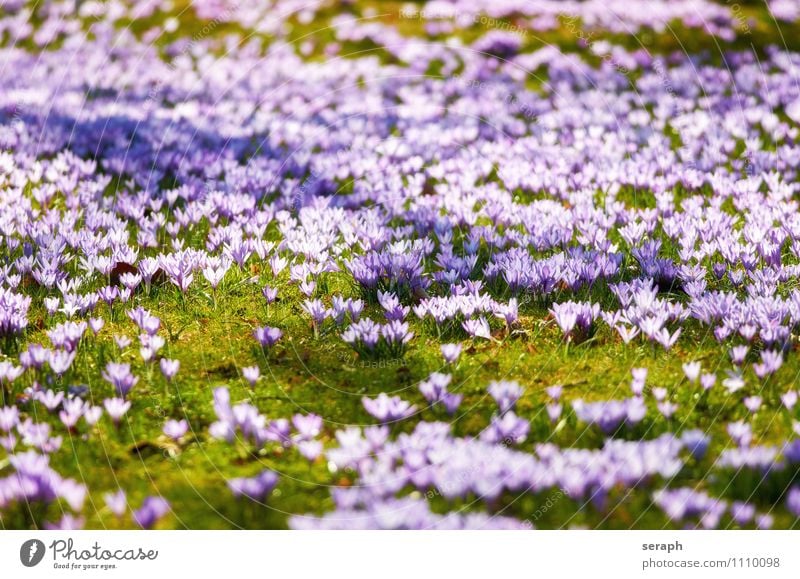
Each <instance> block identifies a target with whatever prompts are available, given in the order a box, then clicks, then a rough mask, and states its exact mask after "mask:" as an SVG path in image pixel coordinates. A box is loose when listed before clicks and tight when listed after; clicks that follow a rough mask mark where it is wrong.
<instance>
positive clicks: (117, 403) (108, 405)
mask: <svg viewBox="0 0 800 579" xmlns="http://www.w3.org/2000/svg"><path fill="white" fill-rule="evenodd" d="M103 407H104V408H105V409H106V412H107V413H108V415H109V416H110V417H111V420H113V421H114V424H115V425H119V421H120V419H121V418H122V417H123V416H124V415H125V413H126V412H128V410H130V408H131V403H130V402H128V401H127V400H124V399H123V398H106V399H105V400H103Z"/></svg>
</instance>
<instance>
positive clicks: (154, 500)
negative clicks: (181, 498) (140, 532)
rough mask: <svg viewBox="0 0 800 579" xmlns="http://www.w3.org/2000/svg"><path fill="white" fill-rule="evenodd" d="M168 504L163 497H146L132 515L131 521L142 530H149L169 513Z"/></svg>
mask: <svg viewBox="0 0 800 579" xmlns="http://www.w3.org/2000/svg"><path fill="white" fill-rule="evenodd" d="M169 509H170V507H169V503H168V502H167V501H166V499H164V498H163V497H147V498H145V499H144V501H143V502H142V506H141V507H139V508H138V509H137V510H136V511H134V513H133V520H134V521H135V522H136V524H137V525H139V526H140V527H142V528H143V529H150V528H152V527H153V525H155V524H156V523H157V522H158V521H159V519H161V518H162V517H163V516H164V515H166V514H167V513H168V512H169Z"/></svg>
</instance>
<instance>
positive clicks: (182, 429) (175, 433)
mask: <svg viewBox="0 0 800 579" xmlns="http://www.w3.org/2000/svg"><path fill="white" fill-rule="evenodd" d="M188 431H189V423H188V422H187V421H186V420H167V421H166V422H165V423H164V429H163V432H164V434H165V435H166V436H167V437H169V438H171V439H172V440H175V441H177V440H179V439H180V438H182V437H183V436H185V435H186V433H187V432H188Z"/></svg>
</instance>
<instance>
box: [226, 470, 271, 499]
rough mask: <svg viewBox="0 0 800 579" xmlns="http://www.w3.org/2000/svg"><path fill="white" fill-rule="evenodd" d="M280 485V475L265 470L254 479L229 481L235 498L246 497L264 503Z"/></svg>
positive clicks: (229, 486)
mask: <svg viewBox="0 0 800 579" xmlns="http://www.w3.org/2000/svg"><path fill="white" fill-rule="evenodd" d="M277 484H278V474H277V473H275V472H273V471H271V470H265V471H262V472H261V473H260V474H258V475H256V476H254V477H252V478H233V479H230V480H229V481H228V488H230V489H231V492H232V493H233V496H235V497H246V498H248V499H250V500H253V501H264V500H265V499H266V498H267V495H268V494H270V493H271V492H272V489H274V488H275V486H276V485H277Z"/></svg>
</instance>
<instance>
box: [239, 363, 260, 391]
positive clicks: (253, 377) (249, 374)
mask: <svg viewBox="0 0 800 579" xmlns="http://www.w3.org/2000/svg"><path fill="white" fill-rule="evenodd" d="M242 376H243V377H244V379H245V380H247V382H248V384H250V386H251V387H255V385H256V382H258V379H259V378H260V377H261V370H259V369H258V366H245V367H243V368H242Z"/></svg>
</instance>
